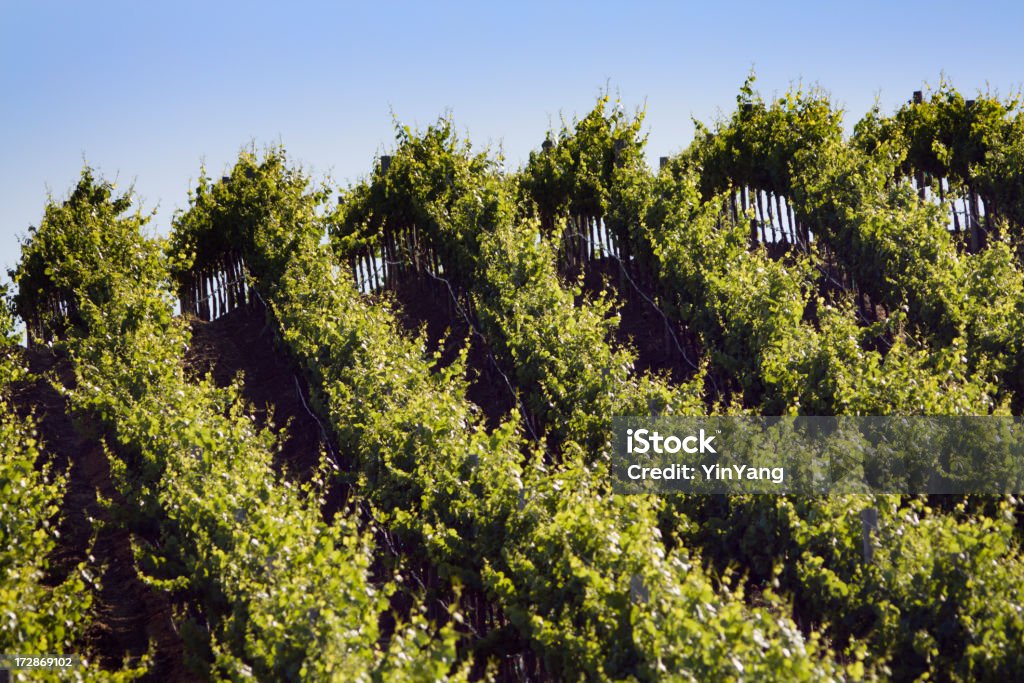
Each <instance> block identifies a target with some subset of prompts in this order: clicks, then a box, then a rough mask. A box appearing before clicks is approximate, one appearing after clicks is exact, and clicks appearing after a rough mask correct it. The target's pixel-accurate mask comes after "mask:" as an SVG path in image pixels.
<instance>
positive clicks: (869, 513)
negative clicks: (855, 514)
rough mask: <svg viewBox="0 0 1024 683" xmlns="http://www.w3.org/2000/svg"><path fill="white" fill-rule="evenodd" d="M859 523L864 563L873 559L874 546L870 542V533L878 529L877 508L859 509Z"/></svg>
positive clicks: (869, 562) (868, 562)
mask: <svg viewBox="0 0 1024 683" xmlns="http://www.w3.org/2000/svg"><path fill="white" fill-rule="evenodd" d="M860 524H861V542H862V544H863V552H864V564H871V563H872V562H873V561H874V559H875V548H874V545H872V543H871V535H872V533H874V532H875V531H877V530H878V510H877V509H876V508H864V509H863V510H861V511H860Z"/></svg>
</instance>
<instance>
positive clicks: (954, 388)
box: [0, 80, 1024, 681]
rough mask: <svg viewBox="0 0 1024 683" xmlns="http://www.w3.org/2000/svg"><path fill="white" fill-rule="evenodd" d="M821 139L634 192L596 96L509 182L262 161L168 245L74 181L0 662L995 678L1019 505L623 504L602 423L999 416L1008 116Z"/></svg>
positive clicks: (932, 109)
mask: <svg viewBox="0 0 1024 683" xmlns="http://www.w3.org/2000/svg"><path fill="white" fill-rule="evenodd" d="M843 116H844V112H843V111H841V110H840V109H839V108H837V107H836V106H834V105H833V103H832V102H830V100H829V96H828V95H827V94H826V93H824V92H823V91H820V90H816V89H810V90H793V91H791V92H789V93H786V94H785V95H783V96H781V97H779V98H776V99H768V100H766V99H764V98H762V96H761V95H759V94H758V93H757V91H756V90H754V87H753V82H752V80H751V81H748V82H747V83H746V84H745V85H744V86H743V88H742V89H741V90H740V92H739V94H738V96H737V101H736V106H735V108H734V110H733V111H732V113H731V114H730V115H728V116H727V117H724V118H722V119H721V120H719V121H717V122H714V123H713V124H709V125H699V126H698V130H697V134H696V137H695V139H694V141H693V142H692V143H691V144H690V146H689V147H687V148H686V149H685V150H684V151H682V152H681V153H679V154H678V155H676V156H672V157H667V158H663V159H662V160H661V164H660V168H659V169H658V170H657V171H656V172H655V171H653V170H652V169H651V168H650V167H649V166H648V164H647V161H646V155H647V149H646V147H645V137H644V135H643V116H642V113H637V114H629V113H627V112H626V111H625V110H624V109H623V108H622V107H621V106H620V105H619V104H618V103H616V102H612V101H610V100H609V99H608V98H602V99H600V100H599V101H598V102H597V104H596V106H595V108H594V109H593V111H591V112H590V113H589V114H587V115H586V116H585V117H583V118H581V119H578V120H574V121H572V122H571V123H566V124H564V125H563V126H562V127H561V128H560V129H557V130H552V131H551V132H550V133H549V134H548V136H547V138H546V139H545V140H544V141H543V142H542V144H541V145H540V146H539V147H538V148H537V149H536V150H535V151H534V152H532V153H531V154H530V156H529V160H528V161H527V162H526V163H525V164H524V165H523V167H522V168H519V169H517V170H514V171H510V170H507V169H506V168H505V164H504V160H503V159H502V158H500V156H498V155H496V154H495V153H494V152H493V151H491V150H488V149H482V150H481V149H477V148H474V147H473V145H472V144H471V143H470V142H469V141H468V140H465V139H463V138H462V137H460V135H459V134H458V133H457V132H456V125H455V123H454V122H453V121H452V120H451V119H449V118H441V119H439V120H438V121H437V122H436V123H435V124H434V125H432V126H430V127H428V128H426V129H425V130H413V129H411V128H407V127H402V126H399V127H398V128H397V130H396V135H397V139H396V143H395V145H394V148H393V149H392V150H391V151H390V153H389V154H387V155H384V156H380V157H379V158H377V159H375V160H373V165H372V167H371V169H370V171H369V172H368V174H367V176H366V177H365V179H364V180H362V181H360V182H358V183H357V184H355V185H352V186H349V187H346V188H342V189H338V188H335V187H332V186H330V185H328V184H325V183H319V182H317V181H315V180H314V179H313V178H311V177H310V176H309V175H308V174H306V173H305V172H304V171H303V170H302V169H301V168H300V167H299V166H297V165H296V164H294V163H293V162H291V161H290V160H289V159H288V157H287V155H286V153H285V151H284V150H283V149H282V148H272V149H269V150H267V151H264V152H257V151H256V150H249V151H244V152H242V153H241V154H240V155H239V157H238V159H237V162H236V163H235V164H234V166H233V167H232V168H231V169H230V170H229V171H228V173H227V175H224V176H223V177H221V178H220V179H219V180H217V179H215V178H212V177H210V176H209V174H208V173H207V172H206V171H205V170H203V171H202V172H201V174H200V177H199V180H198V182H197V184H196V185H195V187H194V189H193V191H192V192H191V194H190V197H189V203H188V208H187V210H184V211H180V212H178V213H177V214H176V215H175V216H174V219H173V222H172V227H171V231H170V234H169V235H168V236H166V237H161V236H154V235H152V234H150V231H149V229H148V228H147V224H148V223H149V221H150V218H151V216H149V215H147V214H144V213H142V212H141V210H140V209H138V207H137V205H136V198H135V197H134V196H133V194H132V193H131V191H129V192H127V193H126V194H123V195H119V194H118V193H117V191H116V188H115V187H113V185H112V184H110V183H109V182H107V181H105V180H104V179H103V178H101V177H98V175H97V174H96V173H95V172H94V171H93V170H92V169H90V168H86V169H85V170H84V171H83V172H82V175H81V179H80V181H79V183H78V185H77V186H76V187H75V188H73V190H72V191H71V192H70V194H69V195H68V196H67V198H66V199H64V200H52V201H51V202H50V203H49V204H48V205H47V206H46V207H45V210H44V214H43V217H42V220H41V222H40V223H39V225H38V226H37V227H33V228H31V229H30V230H29V233H28V235H27V237H26V239H25V240H24V243H23V248H22V258H21V261H20V263H19V264H18V265H17V267H16V268H15V269H14V270H13V271H12V272H11V273H10V275H11V279H12V282H13V285H14V286H13V287H11V288H10V289H9V291H5V292H4V301H5V302H6V305H5V306H3V307H0V328H2V329H3V334H2V335H0V370H2V371H0V572H2V576H3V580H2V582H0V654H4V653H12V654H13V653H35V654H44V653H52V654H62V653H70V654H77V655H80V656H81V657H82V659H83V660H84V661H85V664H84V665H83V666H81V667H79V668H77V669H75V670H74V671H72V672H52V671H51V672H33V675H34V676H36V675H38V676H42V677H43V678H44V679H45V677H46V676H52V677H53V678H54V679H64V678H71V679H75V680H78V679H81V680H97V681H108V680H137V679H142V680H159V681H165V680H167V681H184V680H240V679H249V678H255V679H257V680H317V681H319V680H337V681H358V680H366V681H370V680H374V681H376V680H385V681H391V680H449V679H452V680H501V681H512V680H536V681H552V680H624V679H625V680H643V681H646V680H662V679H665V680H693V681H708V680H737V681H739V680H751V681H757V680H786V681H801V680H806V681H820V680H873V679H883V680H890V679H892V680H923V679H927V680H1003V681H1008V680H1017V679H1016V676H1019V675H1020V672H1021V671H1024V554H1022V551H1021V542H1022V540H1024V502H1022V501H1021V500H1020V499H1018V498H1016V497H1013V496H998V497H997V496H975V495H972V496H940V495H930V496H929V495H917V496H911V495H902V496H900V495H843V496H839V495H836V496H830V497H824V496H822V497H807V496H786V495H778V496H776V495H732V496H725V495H683V494H676V495H666V496H654V495H615V494H613V493H612V487H611V481H610V474H609V472H610V460H611V456H610V451H611V447H610V440H611V429H612V426H611V425H612V418H613V417H614V416H637V415H655V416H657V415H1021V413H1022V412H1024V108H1022V104H1021V102H1019V101H1018V100H1016V99H1013V98H999V97H995V96H992V95H985V94H979V95H977V96H976V98H975V99H965V97H964V96H963V95H962V94H961V93H959V92H958V91H957V90H956V89H954V88H953V87H952V86H949V85H947V84H943V85H941V86H939V87H938V88H937V89H936V90H934V91H930V92H925V93H915V94H914V96H913V97H912V98H911V99H910V101H908V102H907V104H906V105H904V106H902V107H901V108H900V109H899V110H898V111H896V112H895V113H893V114H891V115H887V114H885V113H883V112H881V111H879V110H878V109H875V110H873V111H870V112H868V113H867V115H865V116H864V117H863V118H862V119H860V120H859V121H858V122H857V123H856V125H855V126H854V127H853V128H852V131H853V132H852V134H845V133H844V127H843ZM19 322H20V324H22V325H24V328H25V329H26V331H27V339H28V343H27V345H26V346H21V345H20V344H19V339H18V337H17V335H16V334H15V332H14V330H15V329H16V328H17V326H18V324H19ZM865 520H871V522H870V524H868V523H867V522H866V521H865ZM15 675H20V674H15ZM26 680H27V679H26ZM32 680H35V679H32Z"/></svg>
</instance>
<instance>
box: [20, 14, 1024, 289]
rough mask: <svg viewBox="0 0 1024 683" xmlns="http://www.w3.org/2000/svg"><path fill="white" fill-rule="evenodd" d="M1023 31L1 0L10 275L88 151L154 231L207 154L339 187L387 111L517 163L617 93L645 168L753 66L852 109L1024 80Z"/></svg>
mask: <svg viewBox="0 0 1024 683" xmlns="http://www.w3.org/2000/svg"><path fill="white" fill-rule="evenodd" d="M1022 29H1024V4H1022V3H1020V2H1001V3H984V2H982V3H964V2H945V1H943V0H930V1H929V2H903V1H901V0H889V1H887V2H859V3H848V2H847V3H832V2H816V3H815V2H809V1H808V2H802V3H789V4H784V3H781V2H743V3H737V2H701V3H696V2H665V3H640V2H616V3H612V4H607V5H606V4H599V3H589V4H584V3H582V2H579V3H557V2H543V3H535V2H526V1H523V0H518V1H516V2H509V3H501V4H499V3H491V2H479V1H477V2H466V1H461V2H372V3H371V2H365V3H360V4H358V5H356V4H347V3H342V2H330V3H320V4H317V3H309V4H302V3H299V2H289V3H284V2H278V3H266V4H263V3H258V2H246V3H228V2H221V3H213V2H209V3H207V2H203V3H199V2H186V1H178V2H174V3H160V4H157V3H155V2H147V1H145V0H142V1H140V0H135V1H133V2H106V1H103V0H89V1H88V2H66V3H57V2H49V1H47V0H36V1H28V0H26V1H23V2H6V1H0V150H2V152H0V155H2V156H0V267H2V268H6V267H10V266H12V265H13V264H14V263H15V262H16V260H17V258H18V254H17V249H18V235H24V233H25V231H26V229H27V227H28V226H29V225H32V224H36V223H38V221H39V219H40V217H41V215H42V209H43V206H44V203H45V201H46V197H47V194H48V192H52V193H53V194H54V195H55V196H57V197H64V196H65V195H66V194H67V192H68V191H69V190H70V188H71V187H72V186H73V184H74V183H75V181H76V179H77V177H78V174H79V172H80V170H81V167H82V164H83V162H84V161H87V162H88V163H89V164H91V165H92V166H94V167H96V168H97V169H98V170H99V171H100V172H101V173H102V174H103V175H104V176H106V177H107V178H108V179H111V180H114V179H116V180H117V182H118V183H119V186H120V187H126V186H127V185H128V184H130V183H132V182H134V185H135V189H136V190H137V191H138V193H139V195H140V197H141V199H142V201H143V203H144V204H143V205H144V207H145V208H147V209H151V208H154V207H157V208H158V213H157V217H156V219H155V221H154V223H153V225H154V228H155V230H158V231H161V232H165V231H166V230H167V229H168V227H169V224H170V219H171V216H172V214H173V212H174V210H175V209H176V208H182V207H184V206H185V203H186V201H187V190H188V188H189V186H190V183H192V182H193V181H194V179H195V177H196V176H197V174H198V171H199V167H200V164H201V163H202V162H204V161H205V164H206V166H207V168H208V169H209V170H210V172H211V174H213V175H215V176H219V175H220V174H221V172H222V171H223V170H225V169H226V168H227V167H228V165H229V164H230V163H231V162H232V160H233V159H234V158H235V157H236V156H237V153H238V150H239V149H240V148H241V147H243V146H245V145H247V144H249V143H250V142H252V141H255V142H256V144H257V146H264V145H266V144H268V143H277V142H281V143H283V144H284V145H285V147H286V148H287V149H288V151H289V154H290V156H291V157H292V158H293V159H294V160H296V161H298V162H301V163H302V164H303V165H304V166H305V167H306V168H307V169H308V170H311V171H313V173H314V174H315V175H317V176H323V175H325V174H328V173H329V174H330V175H331V177H332V178H334V179H335V180H336V181H338V182H342V183H346V182H350V181H354V180H357V179H358V178H359V177H360V176H361V175H362V174H364V173H365V172H366V171H367V170H368V169H369V168H370V164H371V161H372V159H373V157H374V155H375V154H378V153H380V152H382V151H384V150H386V149H388V148H389V147H390V146H391V144H392V141H393V139H394V131H393V124H392V112H394V115H395V116H396V117H397V118H398V120H400V121H401V122H403V123H409V124H415V125H421V126H423V125H427V124H429V123H430V122H432V121H433V120H435V119H436V118H437V116H438V115H439V114H442V113H444V112H445V111H449V110H450V111H451V112H452V114H453V116H454V118H455V121H456V123H457V125H458V126H459V128H460V130H462V131H463V132H464V133H467V134H468V135H469V136H470V137H471V138H472V139H473V140H474V141H475V142H476V143H479V144H481V145H482V144H487V143H492V144H498V143H500V144H501V145H502V146H503V148H504V150H505V153H506V156H507V158H508V161H509V163H510V165H513V166H515V165H518V164H519V163H520V162H521V161H523V160H525V158H526V157H527V155H528V154H529V151H530V150H531V149H533V148H534V147H536V146H538V145H539V143H540V142H541V140H542V139H543V137H544V133H545V131H546V130H548V128H549V127H550V126H552V125H557V124H558V122H559V117H560V116H563V115H564V116H565V117H566V118H571V117H573V116H574V115H583V114H585V113H586V112H587V111H589V110H590V108H591V107H592V106H593V104H594V101H595V98H596V96H597V95H598V94H599V93H600V91H601V90H602V89H603V88H604V87H605V86H606V84H607V85H610V87H611V92H612V94H613V95H614V94H616V93H618V94H619V95H620V96H621V99H622V101H623V103H624V104H625V105H626V106H627V107H628V108H631V109H632V108H635V107H638V106H646V110H647V119H646V124H647V127H648V130H649V132H650V138H649V152H650V157H651V161H652V163H653V162H654V161H655V160H656V158H657V157H658V156H661V155H663V154H669V153H672V152H675V151H678V150H679V149H681V148H683V147H685V146H686V144H687V143H688V142H689V141H690V139H691V137H692V134H693V126H692V124H691V117H696V118H698V119H700V120H703V121H709V120H712V119H713V118H714V117H715V116H716V114H717V112H719V111H720V110H724V111H729V110H730V109H731V108H732V106H733V104H734V103H735V97H736V93H737V90H738V88H739V86H740V85H741V84H742V82H743V80H744V78H745V77H746V75H747V74H748V72H749V71H750V70H751V68H752V67H753V68H754V69H755V70H756V72H757V76H758V87H759V89H760V90H761V91H762V92H763V93H765V94H767V95H771V94H772V93H775V92H782V91H784V90H785V89H786V88H787V87H788V86H789V84H790V83H792V82H795V81H798V80H802V81H803V82H805V83H818V84H820V85H821V86H823V87H824V88H826V89H827V90H829V91H830V92H831V93H832V95H833V97H834V99H836V100H837V101H838V102H840V103H842V104H843V105H844V106H845V107H846V108H847V109H848V110H849V111H850V114H848V120H851V121H852V120H855V119H856V118H857V117H859V116H860V115H861V114H862V113H864V112H865V111H866V110H867V109H868V108H869V107H870V106H871V104H872V103H873V102H874V100H875V98H876V97H879V98H880V100H881V103H882V105H883V107H884V108H885V109H892V108H895V107H896V106H898V105H899V104H900V103H901V102H903V101H905V100H907V99H908V98H909V97H910V94H911V92H912V91H913V90H916V89H921V88H922V86H924V85H926V84H934V83H937V81H938V80H939V76H940V74H941V73H945V74H946V75H947V77H948V78H949V79H951V80H952V82H953V83H954V85H956V86H957V87H958V88H960V89H961V90H963V91H976V90H978V89H984V88H986V87H988V86H990V87H991V88H993V89H995V90H998V91H999V92H1000V93H1002V94H1006V93H1008V92H1010V91H1014V90H1016V89H1018V88H1019V86H1020V84H1021V82H1022V81H1024V51H1022V49H1021V47H1022V44H1021V30H1022ZM3 279H6V278H5V277H0V280H3Z"/></svg>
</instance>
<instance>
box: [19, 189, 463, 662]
mask: <svg viewBox="0 0 1024 683" xmlns="http://www.w3.org/2000/svg"><path fill="white" fill-rule="evenodd" d="M127 207H128V202H125V201H123V200H113V201H112V200H111V188H110V186H109V185H106V184H105V183H99V184H97V183H96V182H95V181H94V180H93V178H92V177H91V175H90V174H88V173H86V174H83V178H82V181H81V183H80V185H79V188H78V189H77V190H76V191H75V193H74V194H73V195H72V198H71V200H69V201H68V202H67V203H65V204H64V205H58V204H50V205H49V206H48V207H47V210H46V214H45V216H44V219H43V222H42V224H41V226H40V228H39V229H38V231H37V233H36V237H37V238H40V236H42V237H41V238H49V239H60V240H63V241H64V242H65V243H67V244H75V245H77V248H75V249H70V250H68V251H67V252H66V253H64V254H63V255H62V257H61V258H53V259H51V260H49V261H48V263H47V269H46V274H47V276H48V277H50V278H52V280H53V281H55V282H59V283H62V284H63V285H64V286H65V287H66V291H69V292H70V293H71V295H72V296H73V297H74V298H75V304H76V306H77V308H78V310H79V311H80V312H81V320H80V325H79V326H77V327H76V329H74V330H73V331H72V332H71V334H70V335H69V336H68V338H67V340H66V342H65V344H66V348H67V351H68V352H69V354H70V357H71V359H72V361H73V364H74V368H75V377H76V384H75V386H74V387H72V388H68V389H67V393H68V396H69V398H70V402H71V405H72V407H73V409H74V410H75V411H76V412H78V413H79V414H81V415H82V416H83V417H91V418H98V420H99V421H100V423H101V424H103V425H105V426H106V428H107V429H108V430H109V432H110V434H111V443H110V445H111V447H112V449H113V450H112V453H111V468H112V470H113V471H114V473H115V476H116V477H117V479H118V481H119V483H120V486H121V487H122V489H123V492H124V493H125V495H126V497H127V498H128V499H129V500H130V501H132V502H133V503H134V509H133V510H131V511H129V518H130V519H133V520H134V522H133V523H134V525H136V527H135V528H136V529H137V530H141V531H145V530H146V529H147V528H152V527H153V526H154V525H155V530H156V533H155V534H153V533H149V534H144V535H140V536H137V537H136V542H137V543H139V544H140V546H141V547H140V551H141V553H142V558H143V564H144V565H145V566H146V568H147V569H148V570H149V572H150V573H151V574H152V576H151V577H150V578H149V580H150V581H151V582H152V583H153V585H155V586H158V587H161V588H163V589H166V590H169V591H173V592H174V593H175V594H176V595H178V596H180V597H181V598H182V599H183V600H185V601H186V604H187V606H188V609H189V611H190V620H189V623H187V624H185V625H184V628H185V631H184V633H185V634H186V641H187V643H188V645H190V646H191V652H190V656H191V658H192V660H193V663H194V664H195V665H197V666H201V667H209V668H207V669H206V671H205V675H207V676H215V677H228V678H242V677H248V676H256V677H258V678H274V679H277V680H297V679H300V678H302V679H306V678H316V679H318V680H325V679H330V680H370V678H371V677H374V676H380V675H384V676H387V675H399V674H401V675H415V674H416V672H420V673H429V675H432V676H439V675H444V674H445V673H446V672H447V671H448V669H449V667H450V665H451V663H452V662H453V661H454V640H453V639H452V637H450V636H444V635H442V637H441V638H440V639H439V640H437V641H436V642H420V641H423V640H424V634H423V633H422V629H423V625H422V623H421V622H412V623H410V624H409V626H408V628H407V629H405V630H404V631H403V630H402V629H399V632H398V633H397V634H396V635H395V637H394V638H393V639H392V640H391V642H390V644H386V643H382V642H381V641H380V639H379V631H378V623H377V619H378V615H379V614H380V613H381V612H382V611H384V610H385V609H386V608H387V595H388V593H389V590H390V588H389V587H388V585H387V584H385V585H384V586H378V585H375V584H374V583H372V582H371V581H370V578H369V566H370V563H371V560H372V556H371V544H370V542H369V538H368V536H367V534H366V533H364V532H360V531H359V530H358V529H357V528H356V525H355V523H354V521H353V520H352V519H349V518H345V517H340V518H339V519H337V520H335V522H334V523H333V524H326V523H325V522H324V520H323V519H322V517H321V513H320V505H321V500H320V495H321V494H320V490H319V488H318V487H317V486H316V485H311V486H310V487H308V488H300V487H298V486H296V485H294V484H292V483H290V482H288V481H286V480H282V479H281V478H280V477H279V475H278V474H277V473H276V472H275V470H274V468H273V467H272V460H273V456H274V453H275V451H276V449H277V442H276V438H275V436H274V435H273V434H271V433H269V432H267V431H261V430H258V429H257V428H256V427H255V426H254V423H253V420H252V418H251V416H250V415H249V414H247V413H246V409H245V406H244V404H243V403H242V401H241V399H240V397H239V394H238V388H237V387H233V388H230V389H226V390H225V389H219V388H216V387H215V386H214V385H213V383H212V380H210V379H205V380H202V381H199V382H198V383H196V384H192V383H190V382H189V381H188V380H187V379H186V373H185V369H184V367H183V363H182V358H183V354H184V352H185V350H186V347H187V344H188V343H189V334H188V327H187V323H186V321H184V320H181V319H179V318H175V317H174V315H173V309H172V303H171V296H170V291H169V276H168V271H167V268H166V264H165V261H164V257H163V256H162V245H161V243H160V242H158V241H153V240H149V239H146V238H145V237H143V236H142V234H141V233H140V232H139V228H140V227H141V226H142V224H143V223H144V219H143V218H142V217H141V216H139V215H138V214H136V215H127V216H125V215H122V214H123V212H124V211H125V210H126V209H127ZM426 641H430V638H429V637H427V638H426ZM418 646H420V647H423V649H424V654H422V655H421V656H410V655H409V654H408V652H407V650H412V649H414V648H416V647H418ZM210 657H212V662H211V663H209V664H207V660H208V659H209V658H210Z"/></svg>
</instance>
